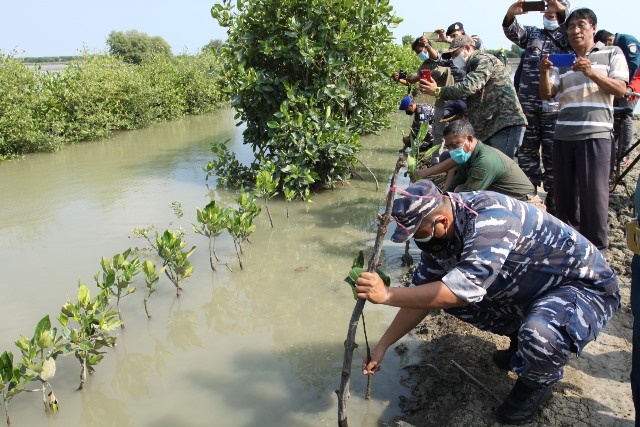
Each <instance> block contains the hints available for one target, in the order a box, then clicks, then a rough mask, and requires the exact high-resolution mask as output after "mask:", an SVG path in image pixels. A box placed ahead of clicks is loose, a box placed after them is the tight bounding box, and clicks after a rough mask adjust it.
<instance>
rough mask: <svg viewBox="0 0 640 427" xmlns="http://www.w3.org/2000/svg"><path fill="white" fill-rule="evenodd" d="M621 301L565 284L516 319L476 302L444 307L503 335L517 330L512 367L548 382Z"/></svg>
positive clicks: (531, 380)
mask: <svg viewBox="0 0 640 427" xmlns="http://www.w3.org/2000/svg"><path fill="white" fill-rule="evenodd" d="M619 305H620V295H619V294H618V293H616V295H598V294H595V293H593V292H591V291H587V290H584V289H583V288H578V287H575V286H572V285H571V283H567V284H566V285H565V286H563V287H562V288H559V289H555V290H553V291H550V292H548V293H547V294H545V295H543V296H542V297H540V298H538V299H537V300H536V301H535V302H534V303H533V304H532V305H531V306H530V307H529V308H528V311H527V312H526V313H524V314H523V316H524V318H523V319H522V320H521V321H520V322H518V321H516V320H515V319H514V316H513V315H514V314H515V312H513V311H512V312H511V313H506V315H505V316H502V313H499V312H495V313H488V312H487V309H486V308H485V309H479V307H477V306H476V305H475V304H469V305H467V306H465V307H462V308H456V309H452V310H447V311H449V312H450V313H451V314H453V315H454V316H456V317H458V318H459V319H461V320H463V321H465V322H468V323H470V324H472V325H474V326H476V327H477V328H479V329H482V330H485V331H489V332H494V333H497V334H501V335H510V334H512V333H514V332H516V331H518V351H517V353H516V355H515V356H514V357H513V358H512V359H511V368H512V369H513V370H514V372H515V373H516V374H518V376H519V377H520V378H521V379H523V380H524V381H525V382H526V383H528V384H529V385H532V386H548V385H552V384H555V383H557V382H558V381H560V379H561V378H562V374H563V369H564V365H565V364H566V363H567V361H568V360H569V355H570V354H571V353H575V354H576V355H578V356H579V355H580V352H581V351H582V349H583V348H584V346H585V345H587V343H589V342H590V341H593V340H594V339H595V338H596V337H597V336H598V333H599V332H600V330H601V329H602V328H603V327H604V325H605V324H606V323H607V322H608V321H609V319H610V318H611V317H612V316H613V314H614V313H615V311H616V310H617V309H618V307H619ZM498 310H499V309H498Z"/></svg>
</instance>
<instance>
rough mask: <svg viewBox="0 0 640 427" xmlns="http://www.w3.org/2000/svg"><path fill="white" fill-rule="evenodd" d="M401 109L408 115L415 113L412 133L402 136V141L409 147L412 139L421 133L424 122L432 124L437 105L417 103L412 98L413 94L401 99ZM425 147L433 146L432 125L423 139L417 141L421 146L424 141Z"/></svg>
mask: <svg viewBox="0 0 640 427" xmlns="http://www.w3.org/2000/svg"><path fill="white" fill-rule="evenodd" d="M399 109H400V110H404V112H405V113H407V115H408V116H411V115H413V122H411V133H410V134H409V135H406V136H404V137H402V143H403V144H404V146H405V147H409V146H410V145H411V140H413V139H415V138H416V137H417V136H418V134H419V133H420V128H421V127H422V125H423V124H425V123H428V124H429V125H431V123H432V122H433V115H434V114H435V107H434V106H433V105H431V104H428V103H417V102H415V101H414V100H413V98H411V96H409V95H407V96H405V97H404V98H402V100H401V101H400V106H399ZM423 142H424V143H426V144H424V145H425V147H429V146H431V144H433V134H432V132H431V126H429V132H427V134H426V135H425V136H424V140H423V141H416V143H417V144H418V145H419V146H421V144H422V143H423Z"/></svg>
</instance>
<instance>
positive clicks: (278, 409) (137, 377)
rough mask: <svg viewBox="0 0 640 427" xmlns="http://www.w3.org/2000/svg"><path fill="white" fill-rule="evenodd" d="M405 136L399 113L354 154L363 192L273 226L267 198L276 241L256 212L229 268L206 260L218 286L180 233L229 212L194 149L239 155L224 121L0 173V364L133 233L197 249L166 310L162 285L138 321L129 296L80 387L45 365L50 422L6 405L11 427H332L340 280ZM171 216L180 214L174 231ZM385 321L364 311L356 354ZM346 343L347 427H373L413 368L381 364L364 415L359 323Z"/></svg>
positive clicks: (282, 207) (367, 235)
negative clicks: (171, 236) (210, 208)
mask: <svg viewBox="0 0 640 427" xmlns="http://www.w3.org/2000/svg"><path fill="white" fill-rule="evenodd" d="M408 120H409V119H407V117H406V116H405V115H404V114H402V115H401V116H400V115H399V116H398V126H399V127H400V128H398V127H394V129H392V130H390V131H387V132H386V133H383V134H381V135H378V136H375V137H371V138H369V137H368V138H364V140H363V146H364V150H363V152H362V153H361V154H360V158H361V159H362V160H363V161H364V162H365V163H366V164H367V165H368V166H369V167H370V168H371V169H372V170H373V171H374V172H375V173H376V176H377V177H378V179H379V180H380V183H381V189H380V191H376V188H375V183H374V181H373V179H372V178H371V177H370V175H368V174H367V172H366V171H365V170H364V169H363V168H359V169H358V172H359V173H361V174H362V180H360V179H354V180H352V181H351V183H350V184H349V185H345V186H343V187H340V188H337V189H335V190H334V191H327V192H325V193H322V194H318V195H316V196H315V197H314V199H313V202H312V203H310V204H302V203H294V204H292V205H290V206H289V208H288V210H289V217H288V218H287V206H286V204H285V203H284V202H282V201H280V200H277V199H273V200H271V201H270V202H269V203H270V209H271V212H272V215H273V219H274V223H275V227H274V228H273V229H272V228H271V227H270V226H269V222H268V219H267V216H266V212H263V214H262V215H261V216H260V217H259V218H258V219H257V226H258V229H257V231H256V232H255V233H254V234H253V235H252V236H251V244H247V245H246V247H245V254H244V257H243V260H244V267H245V268H244V270H240V268H239V266H238V263H237V261H236V259H235V252H234V250H233V244H232V242H231V240H230V239H229V238H228V237H227V236H226V235H223V236H221V237H220V238H219V239H218V243H217V248H218V253H219V254H220V255H221V257H222V259H223V261H226V262H228V263H229V265H230V267H231V269H233V272H231V271H229V270H228V269H227V268H225V267H220V268H219V269H218V271H217V272H212V271H211V269H210V267H209V260H208V251H207V241H206V239H205V238H204V237H202V236H199V235H196V234H195V233H193V231H191V224H192V223H194V222H196V219H195V210H196V207H200V208H202V207H204V206H205V205H206V204H207V203H208V202H209V201H210V200H211V198H214V199H216V200H219V201H220V202H221V203H232V202H233V196H234V194H233V193H231V192H228V191H225V190H222V189H218V188H216V186H215V181H213V182H212V181H211V180H210V181H209V183H208V185H207V182H206V181H205V173H204V172H203V171H202V167H203V166H205V165H206V162H207V161H208V160H209V158H210V151H209V144H210V142H211V141H213V140H227V139H229V140H230V142H229V144H230V145H231V146H232V149H233V150H234V151H236V152H238V154H239V156H240V158H243V159H245V160H246V159H248V158H249V155H250V153H249V152H248V151H247V149H246V148H244V147H243V146H242V144H241V138H242V135H241V129H239V128H237V127H235V126H234V120H233V112H231V111H223V112H220V113H217V114H213V115H208V116H200V117H195V118H186V119H183V120H180V121H176V122H172V123H166V124H160V125H156V126H153V127H151V128H148V129H144V130H140V131H132V132H124V133H120V134H117V135H115V136H114V137H113V138H111V139H110V140H107V141H101V142H92V143H85V144H80V145H76V146H71V147H68V148H66V149H64V150H63V151H61V152H58V153H53V154H37V155H30V156H28V157H26V158H25V159H21V160H17V161H13V162H8V163H3V164H0V263H1V266H2V274H1V275H0V290H1V295H2V298H1V299H0V313H1V315H0V316H1V319H2V321H1V322H0V351H4V350H11V351H13V352H14V355H15V357H16V359H17V355H18V350H17V349H16V348H15V347H14V345H13V341H14V340H15V339H16V338H18V337H19V336H20V334H24V335H28V336H31V335H32V334H33V330H34V328H35V325H36V323H37V322H38V320H39V319H40V318H42V317H43V316H44V315H46V314H49V315H50V316H51V318H52V319H55V318H56V317H57V316H58V313H59V310H60V306H61V305H62V304H63V303H64V302H65V301H66V300H67V298H72V299H75V297H76V289H77V284H78V282H82V283H85V284H87V285H89V288H90V289H91V290H92V291H93V292H94V293H95V292H96V290H97V288H96V286H95V281H94V279H93V276H94V274H95V273H96V272H98V271H99V268H100V267H99V260H100V257H102V256H106V257H111V256H113V255H114V254H115V253H119V252H122V251H124V250H125V249H127V248H129V247H132V246H140V247H143V246H145V242H144V241H142V240H140V239H136V238H134V237H133V233H132V229H133V228H134V227H145V226H150V225H155V226H156V227H157V228H159V229H161V230H163V229H165V228H167V227H170V228H172V229H176V228H178V227H182V228H184V229H185V230H186V231H187V234H186V237H185V239H186V240H187V242H188V244H189V245H195V246H197V250H196V252H195V253H194V255H193V256H192V258H191V260H192V263H193V265H194V266H195V272H194V275H193V276H192V277H191V278H189V279H187V280H185V281H184V283H183V288H184V293H183V295H182V296H181V297H180V298H179V299H177V298H176V297H175V292H174V289H173V285H172V284H171V283H170V282H169V281H168V280H167V279H166V278H164V277H163V279H162V281H161V283H160V286H159V290H158V291H157V293H156V294H154V295H153V296H152V297H151V299H150V302H149V309H150V311H151V314H152V318H151V319H150V320H147V318H146V316H145V313H144V309H143V305H142V300H143V293H142V289H143V288H144V282H143V281H142V280H140V281H138V283H137V285H138V287H139V291H138V292H136V293H134V294H132V295H131V296H128V297H127V298H125V299H124V300H122V302H121V306H122V313H123V317H124V321H125V323H126V328H125V329H124V330H123V331H120V332H119V337H118V345H117V347H116V348H115V349H114V350H108V351H107V354H106V355H105V359H104V361H103V362H102V363H101V364H99V365H98V366H97V369H96V372H95V374H94V375H92V376H91V377H90V378H89V381H88V383H87V385H86V386H85V389H84V390H83V391H81V392H78V391H76V390H75V389H76V387H77V385H78V382H79V365H78V363H77V361H76V360H75V359H74V358H73V357H72V356H68V357H64V358H59V359H58V369H57V373H56V376H55V378H54V379H53V380H52V384H53V387H54V391H55V393H56V395H57V397H58V400H59V402H60V408H61V410H60V412H59V413H58V414H56V415H54V416H50V417H49V418H48V419H47V418H46V415H44V411H43V410H42V403H41V401H40V399H41V397H40V395H39V394H38V393H30V394H26V393H25V394H21V395H18V396H17V397H15V398H14V399H13V401H12V402H11V404H10V411H11V415H12V419H13V425H14V426H31V425H37V424H38V425H42V424H43V423H45V422H46V423H48V425H50V426H70V425H72V426H112V425H113V426H116V425H117V426H201V425H223V426H293V425H295V426H322V425H329V426H331V425H336V423H337V398H336V395H335V393H334V390H335V389H336V388H338V386H339V381H340V369H341V367H342V359H343V352H344V349H343V341H344V339H345V337H346V332H347V325H348V321H349V318H350V316H351V312H352V309H353V304H354V301H353V299H352V296H351V291H350V290H349V288H348V285H346V284H345V283H344V282H343V281H342V279H343V277H344V276H345V275H346V273H347V271H348V269H349V268H350V265H351V260H352V259H353V257H354V256H355V255H356V254H357V252H358V250H360V249H364V250H365V251H366V250H368V252H366V257H367V259H368V257H369V256H370V250H371V248H372V246H373V239H374V234H375V229H376V224H375V216H376V214H377V212H378V211H379V210H380V209H381V208H382V206H383V203H384V194H385V191H386V183H387V182H388V178H389V174H390V171H391V169H392V167H393V165H394V163H395V160H396V158H397V152H396V151H395V148H396V147H397V146H398V141H399V137H400V134H401V129H402V130H405V132H406V127H407V126H408V125H409V123H408ZM172 202H178V203H180V205H181V207H182V211H183V212H184V215H183V216H182V217H180V218H179V217H178V216H176V215H175V213H174V210H173V209H172V208H171V207H170V205H171V203H172ZM392 229H393V227H390V231H392ZM401 253H402V247H401V246H400V245H394V244H392V243H390V242H388V241H387V244H386V245H385V250H384V252H383V255H382V260H383V262H384V263H385V268H386V269H387V271H388V272H389V273H390V275H391V276H392V278H393V279H396V278H397V277H398V276H399V275H400V274H401V273H402V269H401V268H400V267H399V263H400V255H401ZM394 313H395V310H394V309H390V308H386V307H378V306H372V305H368V306H367V308H366V311H365V315H366V322H367V328H368V332H369V337H370V340H372V342H373V343H375V341H376V340H377V338H378V337H379V336H380V334H381V333H382V332H383V331H384V328H385V326H386V325H387V324H388V322H389V321H390V319H391V318H392V316H393V314H394ZM56 322H57V321H55V320H54V323H56ZM358 342H359V344H360V348H358V349H357V350H356V353H355V356H354V370H353V377H352V381H351V391H352V395H351V398H350V400H349V422H350V425H353V426H363V427H364V426H377V425H380V424H381V423H384V422H387V421H389V420H391V419H392V418H393V416H395V415H397V414H398V413H399V409H398V402H399V400H398V396H399V395H401V394H408V390H407V389H406V388H405V387H404V386H403V385H402V384H401V381H402V376H403V370H402V366H404V365H406V364H408V363H413V362H415V360H413V359H412V358H411V357H410V356H406V355H402V356H401V355H398V354H396V353H395V351H393V350H390V351H389V353H388V355H387V358H386V360H385V364H384V370H383V371H381V372H380V373H378V374H377V375H376V377H375V379H374V381H373V393H372V394H373V399H372V400H371V401H365V400H363V398H362V396H363V395H364V388H365V386H366V381H365V378H364V376H362V375H361V374H360V373H359V369H358V368H359V367H360V366H361V360H362V357H363V355H364V348H365V346H364V336H363V335H362V324H360V328H359V335H358ZM407 342H408V344H409V345H410V346H411V345H412V343H411V341H407ZM0 412H3V411H2V410H0Z"/></svg>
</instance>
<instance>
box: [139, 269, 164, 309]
mask: <svg viewBox="0 0 640 427" xmlns="http://www.w3.org/2000/svg"><path fill="white" fill-rule="evenodd" d="M165 268H166V267H162V268H160V270H159V271H156V266H155V264H154V263H152V262H151V261H149V260H145V262H143V263H142V272H143V273H144V281H145V283H146V284H147V294H146V295H145V297H144V312H145V313H147V318H149V319H150V318H151V315H150V314H149V309H148V307H147V301H148V300H149V298H150V297H151V294H152V293H154V292H155V291H156V286H157V284H158V281H159V280H160V275H161V274H162V272H163V271H164V269H165Z"/></svg>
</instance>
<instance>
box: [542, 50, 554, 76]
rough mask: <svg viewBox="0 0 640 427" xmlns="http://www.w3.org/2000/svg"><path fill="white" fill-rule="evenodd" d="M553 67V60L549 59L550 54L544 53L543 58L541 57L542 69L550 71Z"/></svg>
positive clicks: (546, 71)
mask: <svg viewBox="0 0 640 427" xmlns="http://www.w3.org/2000/svg"><path fill="white" fill-rule="evenodd" d="M552 69H553V62H551V60H550V59H549V54H548V53H547V54H544V55H542V58H541V59H540V71H541V72H545V73H549V71H551V70H552Z"/></svg>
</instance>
